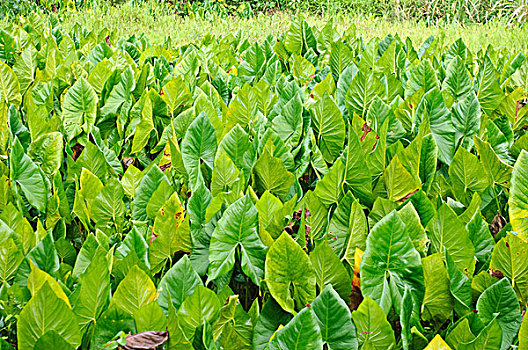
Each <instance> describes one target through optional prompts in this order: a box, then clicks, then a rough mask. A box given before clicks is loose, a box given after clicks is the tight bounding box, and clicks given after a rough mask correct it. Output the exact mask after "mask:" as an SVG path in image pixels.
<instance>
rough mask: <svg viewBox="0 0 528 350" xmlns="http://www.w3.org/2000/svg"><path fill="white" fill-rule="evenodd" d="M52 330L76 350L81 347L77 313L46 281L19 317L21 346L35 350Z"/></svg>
mask: <svg viewBox="0 0 528 350" xmlns="http://www.w3.org/2000/svg"><path fill="white" fill-rule="evenodd" d="M49 331H56V332H57V333H58V334H59V335H61V336H62V337H63V338H64V339H65V340H66V341H67V342H68V343H70V344H71V345H73V346H74V347H78V346H80V345H81V332H80V330H79V327H78V326H77V320H76V317H75V315H74V313H73V312H72V311H71V309H70V308H69V307H68V305H67V304H66V303H65V302H64V301H63V300H62V299H60V298H58V297H57V296H56V294H55V292H54V291H53V290H52V289H51V287H50V286H49V284H48V283H47V282H46V283H44V285H43V286H42V287H41V288H40V289H39V290H38V292H37V293H36V294H35V295H34V296H33V298H31V300H30V301H29V302H28V303H27V304H26V306H25V307H24V309H23V310H22V312H21V313H20V315H19V316H18V324H17V340H18V346H19V347H20V348H22V349H33V348H34V346H35V343H36V342H37V341H38V340H39V339H40V338H41V337H42V336H43V335H44V334H46V333H47V332H49Z"/></svg>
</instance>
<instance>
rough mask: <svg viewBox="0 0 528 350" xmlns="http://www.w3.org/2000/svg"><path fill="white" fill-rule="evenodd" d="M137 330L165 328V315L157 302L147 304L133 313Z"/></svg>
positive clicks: (161, 329)
mask: <svg viewBox="0 0 528 350" xmlns="http://www.w3.org/2000/svg"><path fill="white" fill-rule="evenodd" d="M134 322H135V323H136V330H137V331H138V332H146V331H163V330H165V329H166V328H167V316H166V315H165V314H164V313H163V310H162V309H161V306H159V304H157V303H150V304H147V305H145V306H143V307H141V309H139V310H138V311H136V312H135V313H134Z"/></svg>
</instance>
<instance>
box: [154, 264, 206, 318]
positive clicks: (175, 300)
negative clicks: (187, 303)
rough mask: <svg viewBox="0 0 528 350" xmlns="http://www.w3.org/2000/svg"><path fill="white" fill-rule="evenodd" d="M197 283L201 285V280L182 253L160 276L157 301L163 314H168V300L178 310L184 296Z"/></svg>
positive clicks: (192, 290)
mask: <svg viewBox="0 0 528 350" xmlns="http://www.w3.org/2000/svg"><path fill="white" fill-rule="evenodd" d="M198 285H203V283H202V280H201V279H200V276H198V274H197V273H196V272H195V271H194V269H193V268H192V266H191V262H190V260H189V258H188V257H187V255H184V256H183V258H181V259H180V260H179V261H178V262H177V263H176V264H174V265H173V266H172V267H171V268H170V270H169V271H167V273H166V274H165V275H164V276H163V277H162V278H161V281H160V283H159V286H158V294H159V295H158V298H157V302H158V304H159V305H160V306H161V308H162V309H163V311H164V312H165V314H168V310H169V302H170V303H172V306H174V309H176V310H179V308H180V306H181V304H182V303H183V301H184V300H185V298H186V297H188V296H189V295H191V294H192V293H193V292H194V290H195V289H196V286H198Z"/></svg>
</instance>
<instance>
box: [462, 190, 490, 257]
mask: <svg viewBox="0 0 528 350" xmlns="http://www.w3.org/2000/svg"><path fill="white" fill-rule="evenodd" d="M475 197H476V196H475ZM475 197H474V198H475ZM466 228H467V230H468V232H469V239H470V240H471V242H473V245H474V246H475V257H476V258H477V260H478V261H479V263H481V264H485V263H486V262H487V261H489V258H490V257H491V252H492V250H493V247H494V246H495V241H494V240H493V236H492V235H491V232H490V230H489V228H488V224H487V223H486V222H485V221H484V219H483V217H482V214H481V213H480V211H478V210H477V211H476V212H475V215H473V217H472V218H471V220H470V221H469V222H468V223H467V224H466Z"/></svg>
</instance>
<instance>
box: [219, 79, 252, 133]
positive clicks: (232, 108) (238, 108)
mask: <svg viewBox="0 0 528 350" xmlns="http://www.w3.org/2000/svg"><path fill="white" fill-rule="evenodd" d="M257 101H258V100H257V96H256V91H255V89H253V88H252V87H251V86H250V85H249V84H247V83H246V84H244V86H242V88H241V89H240V90H239V91H238V93H237V94H236V96H235V98H234V99H233V101H232V102H231V104H230V105H229V108H228V110H227V115H226V119H227V122H228V124H230V125H236V124H239V125H240V126H241V127H242V128H245V127H247V126H248V124H249V123H250V122H251V121H252V120H253V118H254V116H255V114H256V113H257V111H258V102H257Z"/></svg>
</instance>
